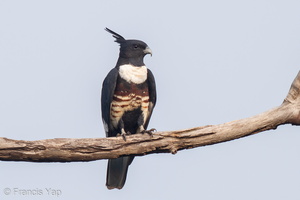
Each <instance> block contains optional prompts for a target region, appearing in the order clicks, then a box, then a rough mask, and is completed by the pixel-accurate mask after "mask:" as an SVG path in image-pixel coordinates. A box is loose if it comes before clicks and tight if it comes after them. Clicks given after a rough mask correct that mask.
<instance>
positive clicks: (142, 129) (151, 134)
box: [137, 125, 156, 136]
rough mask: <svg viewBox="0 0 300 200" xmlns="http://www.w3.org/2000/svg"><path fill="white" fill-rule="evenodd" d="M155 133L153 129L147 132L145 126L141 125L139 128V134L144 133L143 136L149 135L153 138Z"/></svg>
mask: <svg viewBox="0 0 300 200" xmlns="http://www.w3.org/2000/svg"><path fill="white" fill-rule="evenodd" d="M155 131H156V129H155V128H151V129H149V130H145V128H144V126H143V125H141V126H140V127H139V129H138V131H137V132H138V133H142V134H144V133H147V134H148V135H150V136H153V133H154V132H155Z"/></svg>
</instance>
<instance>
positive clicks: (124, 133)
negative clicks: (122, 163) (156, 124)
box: [117, 131, 131, 141]
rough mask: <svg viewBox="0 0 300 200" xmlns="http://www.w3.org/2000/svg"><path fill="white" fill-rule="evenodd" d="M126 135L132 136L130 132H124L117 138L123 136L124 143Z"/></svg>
mask: <svg viewBox="0 0 300 200" xmlns="http://www.w3.org/2000/svg"><path fill="white" fill-rule="evenodd" d="M126 135H131V133H130V132H129V131H127V133H126V132H125V131H123V132H122V133H121V134H120V133H118V134H117V136H122V138H123V140H124V141H126Z"/></svg>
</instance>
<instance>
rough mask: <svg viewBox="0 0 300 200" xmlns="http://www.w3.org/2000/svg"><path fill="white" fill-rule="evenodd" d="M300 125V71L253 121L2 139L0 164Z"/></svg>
mask: <svg viewBox="0 0 300 200" xmlns="http://www.w3.org/2000/svg"><path fill="white" fill-rule="evenodd" d="M283 124H292V125H300V71H299V72H298V75H297V76H296V78H295V80H294V81H293V83H292V86H291V88H290V91H289V93H288V95H287V97H286V98H285V99H284V101H283V103H282V104H281V105H280V106H279V107H276V108H273V109H271V110H268V111H266V112H263V113H261V114H259V115H255V116H253V117H249V118H245V119H240V120H235V121H232V122H228V123H224V124H219V125H208V126H202V127H196V128H191V129H186V130H177V131H164V132H157V133H154V134H153V137H151V136H149V135H147V134H144V135H143V134H136V135H131V136H127V137H126V138H127V139H126V141H124V140H123V139H122V137H113V138H95V139H71V138H70V139H69V138H68V139H64V138H55V139H47V140H37V141H23V140H12V139H8V138H0V160H3V161H30V162H74V161H92V160H100V159H108V158H117V157H120V156H123V155H140V156H141V155H146V154H152V153H168V152H171V153H173V154H174V153H176V152H177V151H178V150H182V149H189V148H195V147H200V146H205V145H212V144H216V143H220V142H225V141H229V140H234V139H237V138H241V137H245V136H248V135H252V134H255V133H259V132H262V131H266V130H270V129H276V128H277V127H278V126H279V125H283Z"/></svg>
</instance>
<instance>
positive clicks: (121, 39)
mask: <svg viewBox="0 0 300 200" xmlns="http://www.w3.org/2000/svg"><path fill="white" fill-rule="evenodd" d="M105 30H106V31H107V32H109V33H111V34H112V35H113V37H114V38H116V40H115V42H117V43H122V42H124V41H125V38H124V37H123V36H121V35H119V34H118V33H116V32H114V31H112V30H110V29H109V28H105Z"/></svg>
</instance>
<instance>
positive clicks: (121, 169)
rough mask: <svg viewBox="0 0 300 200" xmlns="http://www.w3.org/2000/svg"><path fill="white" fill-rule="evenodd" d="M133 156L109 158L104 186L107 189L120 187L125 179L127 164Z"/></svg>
mask: <svg viewBox="0 0 300 200" xmlns="http://www.w3.org/2000/svg"><path fill="white" fill-rule="evenodd" d="M133 158H134V157H133V156H125V157H120V158H116V159H109V160H108V165H107V176H106V186H107V188H108V189H114V188H118V189H122V187H123V186H124V184H125V181H126V175H127V171H128V166H129V165H130V164H131V162H132V160H133Z"/></svg>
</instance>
